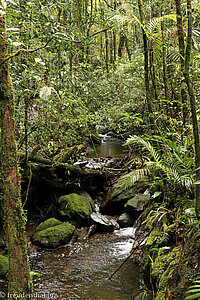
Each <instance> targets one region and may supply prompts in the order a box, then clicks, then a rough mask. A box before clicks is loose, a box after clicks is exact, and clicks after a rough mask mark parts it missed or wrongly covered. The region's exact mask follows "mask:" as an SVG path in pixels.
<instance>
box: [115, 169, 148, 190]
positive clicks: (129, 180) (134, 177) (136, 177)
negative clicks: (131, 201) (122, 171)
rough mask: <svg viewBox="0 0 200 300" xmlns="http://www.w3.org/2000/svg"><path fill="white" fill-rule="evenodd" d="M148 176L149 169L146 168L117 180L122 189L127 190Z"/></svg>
mask: <svg viewBox="0 0 200 300" xmlns="http://www.w3.org/2000/svg"><path fill="white" fill-rule="evenodd" d="M149 174H150V169H148V168H143V169H136V170H134V171H132V172H130V173H128V174H126V175H124V176H122V177H121V178H120V179H119V181H118V183H119V185H120V186H121V187H122V188H124V189H128V188H131V187H132V186H133V185H134V184H135V183H136V182H137V181H140V180H142V179H144V178H145V177H146V176H147V175H149Z"/></svg>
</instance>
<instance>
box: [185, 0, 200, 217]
mask: <svg viewBox="0 0 200 300" xmlns="http://www.w3.org/2000/svg"><path fill="white" fill-rule="evenodd" d="M187 14H188V34H187V46H186V51H185V70H184V77H185V81H186V84H187V88H188V94H189V98H190V108H191V112H192V123H193V135H194V148H195V165H196V166H195V167H196V181H200V143H199V129H198V122H197V113H196V104H195V103H196V100H195V94H194V90H193V86H192V82H191V79H190V76H189V75H190V73H189V72H190V56H191V48H192V9H191V0H187ZM195 209H196V214H197V217H198V219H200V184H197V185H196V202H195Z"/></svg>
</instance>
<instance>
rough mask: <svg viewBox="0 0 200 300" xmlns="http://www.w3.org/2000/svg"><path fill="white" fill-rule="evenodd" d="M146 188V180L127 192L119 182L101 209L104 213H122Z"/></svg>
mask: <svg viewBox="0 0 200 300" xmlns="http://www.w3.org/2000/svg"><path fill="white" fill-rule="evenodd" d="M119 180H120V179H119ZM145 186H146V181H145V180H144V181H140V182H138V183H136V184H135V185H134V186H133V187H132V188H130V189H126V190H125V189H124V188H122V187H121V185H120V184H119V183H118V182H117V183H116V184H115V185H114V186H113V189H112V191H111V193H110V195H108V198H107V201H106V203H105V204H104V206H103V207H102V209H101V211H102V213H111V214H115V213H117V212H119V211H121V210H122V209H123V208H124V205H125V204H126V202H127V201H128V200H129V199H132V198H133V197H134V196H135V195H136V194H138V193H139V192H143V191H144V190H145Z"/></svg>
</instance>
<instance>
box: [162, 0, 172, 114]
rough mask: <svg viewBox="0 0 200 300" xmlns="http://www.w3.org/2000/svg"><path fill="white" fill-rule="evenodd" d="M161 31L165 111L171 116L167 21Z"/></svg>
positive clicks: (163, 8)
mask: <svg viewBox="0 0 200 300" xmlns="http://www.w3.org/2000/svg"><path fill="white" fill-rule="evenodd" d="M165 4H166V3H165V0H162V5H161V17H163V16H164V15H165ZM161 31H162V43H163V47H162V49H163V82H164V88H165V100H166V101H167V103H166V107H164V111H165V113H166V114H169V108H168V107H169V101H170V90H169V84H168V74H167V50H166V45H165V40H166V27H165V20H163V21H162V22H161Z"/></svg>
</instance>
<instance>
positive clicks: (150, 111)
mask: <svg viewBox="0 0 200 300" xmlns="http://www.w3.org/2000/svg"><path fill="white" fill-rule="evenodd" d="M138 8H139V13H140V20H141V23H142V24H143V25H145V19H144V12H143V3H142V0H138ZM142 34H143V47H144V48H143V53H144V72H145V88H146V101H147V107H148V115H149V122H150V128H151V131H152V132H153V131H154V120H153V109H152V102H151V93H150V86H149V57H148V52H149V51H148V40H147V35H146V33H145V31H144V29H143V28H142Z"/></svg>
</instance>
